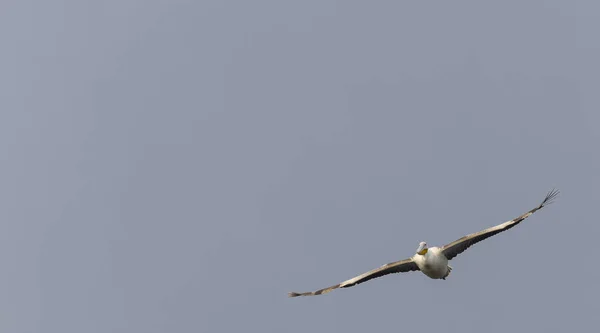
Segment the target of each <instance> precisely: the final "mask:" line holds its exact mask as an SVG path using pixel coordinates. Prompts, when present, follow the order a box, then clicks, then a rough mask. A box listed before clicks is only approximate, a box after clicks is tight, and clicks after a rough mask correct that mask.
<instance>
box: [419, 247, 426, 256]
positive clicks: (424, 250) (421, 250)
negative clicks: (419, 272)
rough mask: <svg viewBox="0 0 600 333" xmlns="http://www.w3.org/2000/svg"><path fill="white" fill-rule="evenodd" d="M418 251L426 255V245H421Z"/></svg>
mask: <svg viewBox="0 0 600 333" xmlns="http://www.w3.org/2000/svg"><path fill="white" fill-rule="evenodd" d="M417 253H418V254H420V255H424V254H425V253H427V247H426V245H419V248H418V249H417Z"/></svg>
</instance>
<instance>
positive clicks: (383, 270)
mask: <svg viewBox="0 0 600 333" xmlns="http://www.w3.org/2000/svg"><path fill="white" fill-rule="evenodd" d="M418 270H419V267H418V266H417V264H416V263H415V262H414V261H413V260H412V259H410V258H409V259H405V260H400V261H396V262H392V263H389V264H387V265H383V266H381V267H379V268H376V269H374V270H372V271H369V272H366V273H364V274H361V275H359V276H357V277H354V278H352V279H350V280H346V281H344V282H342V283H339V284H336V285H335V286H331V287H328V288H324V289H320V290H317V291H312V292H306V293H295V292H291V293H288V296H289V297H296V296H315V295H322V294H326V293H328V292H330V291H332V290H334V289H337V288H348V287H352V286H354V285H357V284H359V283H363V282H365V281H369V280H371V279H374V278H378V277H380V276H383V275H386V274H391V273H402V272H410V271H418Z"/></svg>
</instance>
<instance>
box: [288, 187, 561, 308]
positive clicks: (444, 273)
mask: <svg viewBox="0 0 600 333" xmlns="http://www.w3.org/2000/svg"><path fill="white" fill-rule="evenodd" d="M558 193H559V192H558V190H555V189H554V190H552V191H550V192H548V194H547V195H546V198H545V199H544V201H542V203H541V204H540V205H539V206H537V207H535V208H534V209H532V210H530V211H528V212H527V213H525V214H523V215H521V216H519V217H517V218H516V219H513V220H510V221H507V222H504V223H502V224H499V225H497V226H494V227H491V228H488V229H485V230H482V231H480V232H476V233H473V234H470V235H466V236H464V237H462V238H460V239H457V240H456V241H454V242H452V243H450V244H447V245H444V246H442V247H427V243H426V242H421V243H419V247H418V248H417V251H416V253H415V255H413V256H412V257H411V258H408V259H404V260H400V261H396V262H392V263H389V264H386V265H383V266H381V267H379V268H376V269H374V270H371V271H369V272H366V273H364V274H361V275H359V276H357V277H354V278H352V279H349V280H346V281H344V282H342V283H339V284H336V285H333V286H331V287H328V288H324V289H320V290H317V291H312V292H304V293H297V292H290V293H288V296H289V297H297V296H315V295H323V294H326V293H328V292H330V291H332V290H334V289H337V288H348V287H352V286H355V285H357V284H359V283H363V282H366V281H369V280H371V279H374V278H378V277H380V276H384V275H387V274H391V273H403V272H410V271H421V272H423V274H425V275H427V276H428V277H430V278H432V279H442V280H445V279H446V278H447V277H448V275H450V272H451V271H452V267H450V265H448V260H451V259H452V258H454V257H456V256H457V255H459V254H461V253H462V252H464V251H465V250H466V249H468V248H469V247H470V246H471V245H473V244H475V243H478V242H481V241H482V240H484V239H486V238H488V237H491V236H494V235H495V234H498V233H501V232H503V231H506V230H508V229H510V228H512V227H514V226H516V225H517V224H519V223H521V222H522V221H523V220H525V219H526V218H528V217H529V216H531V215H532V214H533V213H535V212H537V211H538V210H540V209H542V208H543V207H545V206H547V205H548V204H550V203H552V201H553V200H554V198H556V196H557V195H558Z"/></svg>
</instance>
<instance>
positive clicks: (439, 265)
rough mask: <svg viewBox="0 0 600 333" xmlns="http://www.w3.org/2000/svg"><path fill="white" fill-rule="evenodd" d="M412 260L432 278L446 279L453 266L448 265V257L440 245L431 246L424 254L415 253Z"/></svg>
mask: <svg viewBox="0 0 600 333" xmlns="http://www.w3.org/2000/svg"><path fill="white" fill-rule="evenodd" d="M412 260H413V261H414V262H415V263H416V264H417V266H418V267H419V270H420V271H421V272H423V274H425V275H427V276H429V277H430V278H432V279H446V277H448V275H450V271H451V270H452V267H450V266H448V258H446V256H445V255H444V252H442V249H440V248H439V247H431V248H429V249H428V251H427V252H426V253H425V254H424V255H420V254H418V253H417V254H415V255H414V256H413V257H412Z"/></svg>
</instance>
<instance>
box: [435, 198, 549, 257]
mask: <svg viewBox="0 0 600 333" xmlns="http://www.w3.org/2000/svg"><path fill="white" fill-rule="evenodd" d="M557 195H558V190H552V191H550V192H548V194H547V195H546V198H545V199H544V201H542V203H541V204H540V205H539V206H537V207H535V208H534V209H532V210H530V211H528V212H527V213H525V214H523V215H521V216H519V217H517V218H516V219H513V220H510V221H507V222H504V223H502V224H499V225H497V226H494V227H491V228H488V229H485V230H482V231H480V232H476V233H473V234H470V235H466V236H464V237H462V238H460V239H457V240H456V241H454V242H452V243H450V244H448V245H445V246H443V247H442V252H443V253H444V255H445V256H446V258H448V260H450V259H452V258H454V257H456V256H457V255H459V254H461V253H462V252H464V251H465V250H466V249H468V248H469V247H470V246H471V245H473V244H475V243H478V242H481V241H482V240H484V239H486V238H488V237H492V236H493V235H495V234H497V233H500V232H502V231H505V230H508V229H510V228H512V227H514V226H516V225H517V224H519V223H521V221H523V220H524V219H526V218H528V217H529V216H531V214H533V213H535V212H537V211H538V210H540V209H542V208H544V207H545V206H546V205H548V204H550V203H552V200H553V199H554V198H556V196H557Z"/></svg>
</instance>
